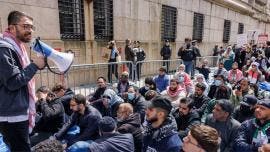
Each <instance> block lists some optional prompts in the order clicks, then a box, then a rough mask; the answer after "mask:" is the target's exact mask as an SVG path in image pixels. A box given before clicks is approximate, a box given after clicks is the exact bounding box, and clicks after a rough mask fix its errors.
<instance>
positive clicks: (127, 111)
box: [117, 103, 143, 152]
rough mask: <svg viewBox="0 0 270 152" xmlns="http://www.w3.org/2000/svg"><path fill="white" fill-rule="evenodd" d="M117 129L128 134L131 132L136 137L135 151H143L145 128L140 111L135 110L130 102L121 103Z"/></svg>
mask: <svg viewBox="0 0 270 152" xmlns="http://www.w3.org/2000/svg"><path fill="white" fill-rule="evenodd" d="M117 131H118V132H120V133H122V134H126V133H130V134H132V136H133V139H134V145H135V147H134V148H135V152H141V151H142V144H143V143H142V137H143V134H142V132H143V128H142V125H141V118H140V114H139V113H134V112H133V107H132V105H131V104H129V103H121V104H120V105H119V108H118V110H117Z"/></svg>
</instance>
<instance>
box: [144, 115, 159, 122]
mask: <svg viewBox="0 0 270 152" xmlns="http://www.w3.org/2000/svg"><path fill="white" fill-rule="evenodd" d="M146 120H147V121H148V122H149V123H154V122H156V121H157V120H158V117H157V116H154V117H153V118H146Z"/></svg>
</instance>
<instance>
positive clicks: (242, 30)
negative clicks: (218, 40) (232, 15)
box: [238, 23, 244, 34]
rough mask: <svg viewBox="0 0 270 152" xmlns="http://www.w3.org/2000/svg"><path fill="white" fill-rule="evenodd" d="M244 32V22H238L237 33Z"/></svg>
mask: <svg viewBox="0 0 270 152" xmlns="http://www.w3.org/2000/svg"><path fill="white" fill-rule="evenodd" d="M243 33H244V24H243V23H239V24H238V34H243Z"/></svg>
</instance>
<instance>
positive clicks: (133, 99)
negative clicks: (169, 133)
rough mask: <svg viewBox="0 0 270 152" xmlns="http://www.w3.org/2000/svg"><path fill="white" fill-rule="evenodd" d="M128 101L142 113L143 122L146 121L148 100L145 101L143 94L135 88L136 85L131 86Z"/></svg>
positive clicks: (135, 110)
mask: <svg viewBox="0 0 270 152" xmlns="http://www.w3.org/2000/svg"><path fill="white" fill-rule="evenodd" d="M126 102H127V103H130V104H131V105H132V107H133V109H134V112H136V113H139V114H140V117H141V122H144V117H145V109H146V106H147V102H146V101H145V99H144V97H143V96H141V95H140V94H138V93H137V90H136V89H135V88H134V86H129V88H128V99H127V101H126Z"/></svg>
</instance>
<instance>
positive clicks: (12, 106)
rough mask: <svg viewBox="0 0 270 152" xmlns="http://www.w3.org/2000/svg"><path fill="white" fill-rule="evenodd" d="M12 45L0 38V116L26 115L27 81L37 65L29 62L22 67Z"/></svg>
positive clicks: (35, 70)
mask: <svg viewBox="0 0 270 152" xmlns="http://www.w3.org/2000/svg"><path fill="white" fill-rule="evenodd" d="M18 56H19V55H18V54H17V53H16V51H15V50H14V49H13V46H12V45H11V44H9V43H7V42H5V41H3V40H1V39H0V73H1V74H0V96H1V100H0V116H18V115H27V110H28V108H29V93H28V87H27V85H28V82H29V81H30V80H31V79H32V78H33V77H34V75H35V73H36V72H37V70H38V67H37V66H36V65H35V64H34V63H30V64H29V65H28V66H26V67H25V68H24V69H23V68H22V65H21V63H20V60H19V57H18Z"/></svg>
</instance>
